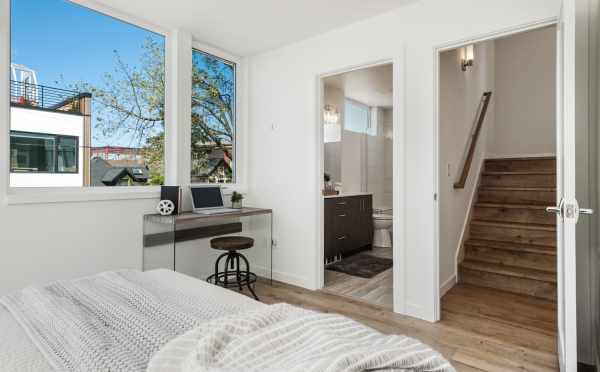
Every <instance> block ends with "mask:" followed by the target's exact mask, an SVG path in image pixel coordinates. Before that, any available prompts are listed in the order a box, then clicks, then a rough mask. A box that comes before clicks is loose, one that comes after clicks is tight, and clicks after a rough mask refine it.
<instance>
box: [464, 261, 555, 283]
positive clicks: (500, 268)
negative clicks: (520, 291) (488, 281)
mask: <svg viewBox="0 0 600 372" xmlns="http://www.w3.org/2000/svg"><path fill="white" fill-rule="evenodd" d="M460 265H461V266H462V267H463V268H465V269H469V270H477V271H483V272H488V273H494V274H500V275H507V276H512V277H517V278H526V279H532V280H538V281H541V282H548V283H554V284H556V274H554V273H550V272H547V271H541V270H536V269H530V268H527V269H526V268H521V267H516V266H507V265H500V264H491V263H486V262H480V261H474V260H469V259H466V260H464V261H463V262H462V263H461V264H460Z"/></svg>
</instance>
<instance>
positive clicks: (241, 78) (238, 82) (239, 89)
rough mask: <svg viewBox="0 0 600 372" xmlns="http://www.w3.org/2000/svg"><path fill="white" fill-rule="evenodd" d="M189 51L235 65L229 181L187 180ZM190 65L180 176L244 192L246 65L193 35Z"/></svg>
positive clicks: (227, 189) (237, 58)
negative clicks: (186, 118) (182, 165)
mask: <svg viewBox="0 0 600 372" xmlns="http://www.w3.org/2000/svg"><path fill="white" fill-rule="evenodd" d="M193 51H198V52H201V53H204V54H208V55H211V56H214V57H217V58H219V59H222V60H224V61H226V62H229V63H231V64H233V65H234V67H235V70H234V71H235V102H234V105H233V109H234V117H235V128H234V133H233V135H234V144H233V157H234V169H233V175H234V176H233V179H234V182H232V183H192V180H191V178H192V177H191V166H192V156H191V146H192V144H191V134H192V133H191V128H192V125H191V124H192V123H191V108H192V107H191V97H192V91H191V88H192V86H191V82H192V76H191V73H192V53H193ZM189 63H190V69H189V73H190V76H189V84H190V85H189V88H190V90H189V97H190V107H189V108H190V115H189V119H188V120H189V126H188V127H187V128H186V132H185V135H186V142H185V144H186V149H188V151H187V152H186V153H187V155H186V156H187V158H186V159H187V160H185V167H186V169H185V172H184V173H183V176H184V177H186V180H187V181H186V182H185V183H184V184H186V185H189V186H206V185H212V186H215V185H219V186H221V188H222V189H223V190H224V193H225V194H227V195H228V194H230V193H231V192H233V190H235V191H237V192H241V193H244V192H246V169H247V162H246V161H247V156H246V148H247V140H246V137H247V136H246V135H245V134H246V120H245V119H246V107H247V102H246V98H247V94H246V90H245V89H246V86H247V84H246V77H247V73H246V71H247V65H246V63H245V60H244V59H243V58H240V57H238V56H235V55H233V54H230V53H227V52H225V51H223V50H222V49H219V48H216V47H213V46H210V45H208V44H204V43H202V42H200V41H198V40H196V39H193V40H192V45H191V49H190V59H189Z"/></svg>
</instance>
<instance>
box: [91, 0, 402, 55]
mask: <svg viewBox="0 0 600 372" xmlns="http://www.w3.org/2000/svg"><path fill="white" fill-rule="evenodd" d="M407 1H408V0H369V1H365V0H168V1H166V0H127V1H124V0H97V2H98V3H102V4H104V5H106V6H108V7H110V8H113V9H117V10H119V11H122V12H124V13H127V14H130V15H133V16H135V17H137V18H140V19H143V20H145V21H148V22H151V23H154V24H156V25H158V26H161V27H163V28H165V27H166V28H183V29H186V30H189V31H191V32H192V34H193V35H194V36H195V37H196V38H198V40H199V41H201V42H204V43H207V44H210V45H213V46H217V47H219V48H221V49H223V50H225V51H227V52H229V53H232V54H236V55H238V56H247V55H252V54H256V53H259V52H262V51H266V50H269V49H273V48H276V47H279V46H283V45H285V44H289V43H292V42H295V41H299V40H302V39H306V38H309V37H311V36H315V35H318V34H320V33H323V32H326V31H330V30H333V29H335V28H338V27H341V26H344V25H348V24H351V23H354V22H357V21H360V20H362V19H365V18H369V17H373V16H375V15H378V14H381V13H385V12H387V11H390V10H392V9H394V8H397V7H399V6H402V5H403V4H405V3H406V2H407Z"/></svg>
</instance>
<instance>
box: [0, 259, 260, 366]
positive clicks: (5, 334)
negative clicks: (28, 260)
mask: <svg viewBox="0 0 600 372" xmlns="http://www.w3.org/2000/svg"><path fill="white" fill-rule="evenodd" d="M143 275H144V276H146V277H147V278H150V279H153V280H155V281H157V282H159V283H161V284H162V286H163V287H164V286H165V285H166V286H168V287H169V288H172V290H173V291H178V292H180V293H181V294H182V295H185V296H190V298H194V299H198V300H202V299H206V300H210V301H213V302H214V301H216V302H218V303H220V304H222V305H233V306H240V307H243V308H244V309H260V308H262V307H264V306H265V305H263V304H261V303H259V302H256V301H254V300H252V299H250V298H248V297H246V296H243V295H241V294H238V293H235V292H233V291H227V290H224V289H222V288H218V287H215V286H213V285H210V284H208V283H206V282H203V281H200V280H197V279H194V278H191V277H188V276H185V275H182V274H179V273H176V272H173V271H170V270H154V271H149V272H146V273H143ZM144 288H145V289H146V290H148V291H150V292H152V293H153V294H156V295H157V296H160V295H161V293H160V291H158V290H156V288H154V287H153V286H151V285H148V286H146V287H144ZM221 315H229V314H221ZM0 330H1V336H0V371H7V372H8V371H11V372H12V371H36V372H38V371H41V372H43V371H52V368H51V366H50V365H49V364H48V363H47V362H46V359H45V357H44V356H43V355H42V353H40V351H39V350H38V349H37V348H36V346H35V345H34V344H32V343H31V341H30V339H29V336H28V335H27V334H26V333H25V331H24V330H23V328H22V327H21V326H20V325H19V324H18V323H17V322H16V320H15V319H14V318H13V316H12V315H11V314H10V313H9V312H8V311H7V309H6V308H5V307H4V306H3V305H0Z"/></svg>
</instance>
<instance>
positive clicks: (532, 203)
mask: <svg viewBox="0 0 600 372" xmlns="http://www.w3.org/2000/svg"><path fill="white" fill-rule="evenodd" d="M436 53H437V61H438V69H437V70H438V79H437V80H438V105H437V107H438V112H437V116H438V128H437V130H438V132H437V140H436V141H437V146H436V148H437V150H438V154H437V155H438V156H437V167H436V169H437V172H438V173H437V178H438V182H437V183H438V192H439V193H438V195H439V199H438V204H437V212H438V221H437V223H438V230H437V241H438V266H439V269H438V272H439V285H440V288H439V299H440V306H439V318H440V320H441V321H442V322H444V321H455V322H459V323H460V324H462V325H463V326H464V327H465V328H470V327H471V325H472V324H475V323H479V324H482V326H480V327H478V332H480V333H481V334H482V335H484V336H495V337H497V335H498V334H499V333H500V334H502V333H504V334H505V335H504V336H503V337H505V339H506V340H507V341H511V342H517V343H518V344H519V345H520V346H522V347H524V348H529V349H531V350H535V351H536V352H540V353H547V354H548V355H549V356H550V357H551V358H555V359H556V360H558V359H557V352H556V345H557V334H558V332H557V331H558V326H557V304H556V301H557V282H558V280H557V271H558V270H557V253H558V250H557V235H558V233H557V230H558V227H557V220H556V217H555V216H554V215H552V214H549V213H547V212H546V208H547V207H548V206H552V205H555V204H556V200H557V184H558V182H557V173H558V169H557V143H558V141H557V128H556V127H557V125H556V123H557V122H558V119H557V112H558V110H557V91H558V88H557V74H556V71H557V60H558V59H557V29H556V26H555V25H553V24H548V25H543V26H540V25H536V26H535V27H533V28H530V29H527V30H519V32H513V33H510V34H506V35H499V36H498V37H495V38H491V39H486V40H477V41H473V42H469V43H461V44H459V45H453V46H451V47H448V48H441V49H438V50H437V51H436ZM517 328H522V329H527V332H526V334H524V335H521V336H519V337H517V336H515V334H514V332H513V331H512V330H513V329H517ZM491 329H495V331H494V332H495V334H494V335H492V334H490V332H491V331H490V330H491ZM517 338H518V339H517ZM539 339H544V340H545V341H546V342H545V343H539V342H538V340H539Z"/></svg>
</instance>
